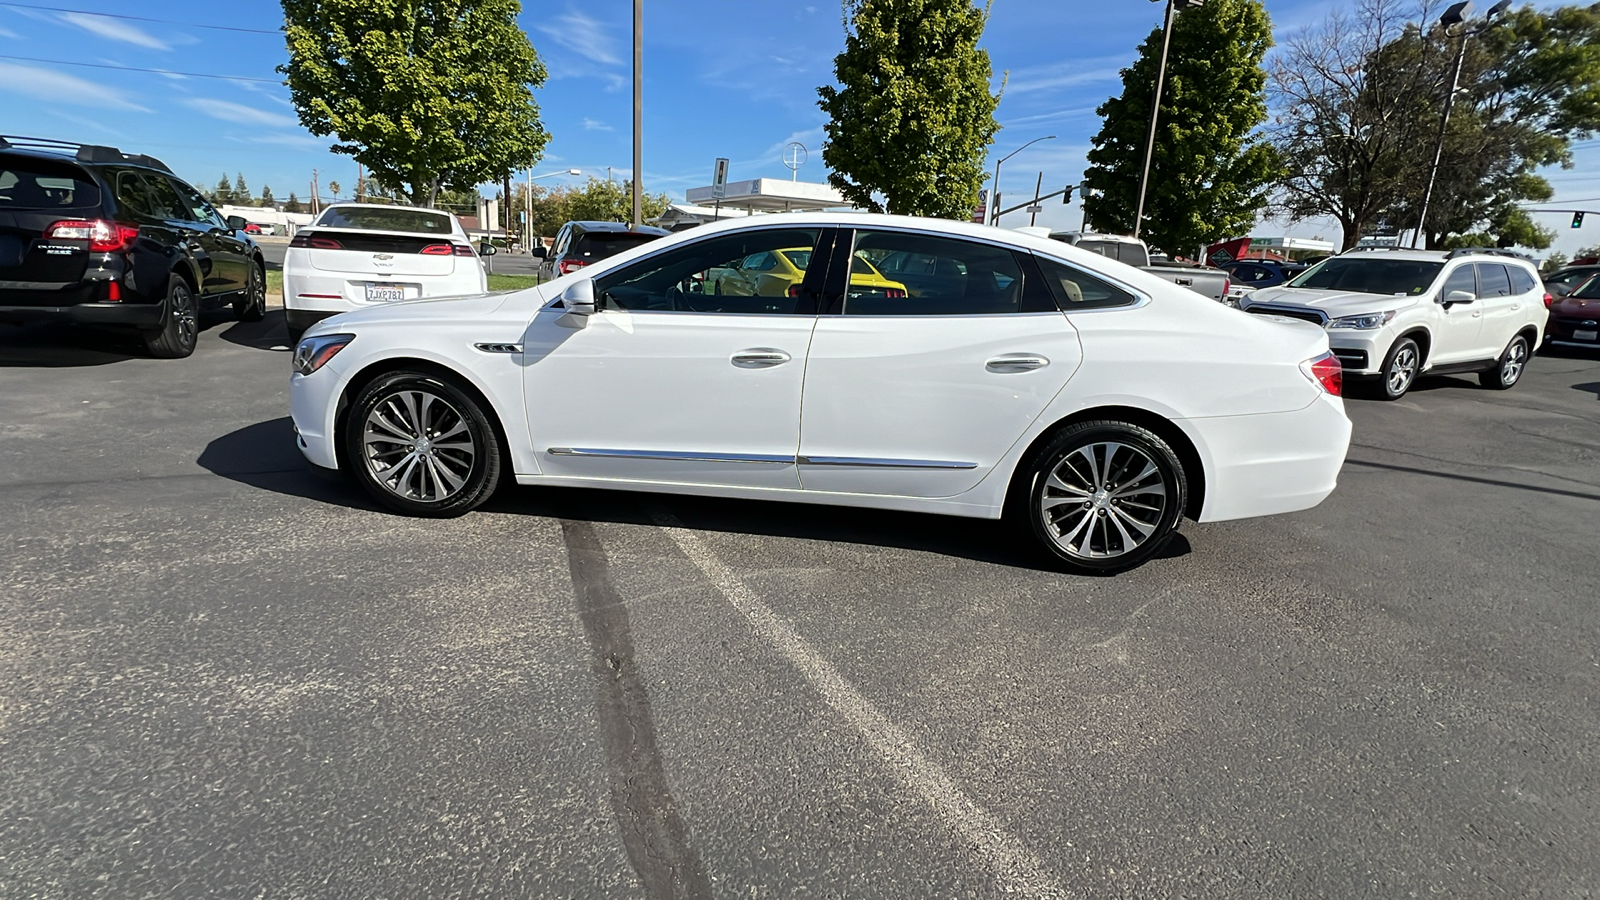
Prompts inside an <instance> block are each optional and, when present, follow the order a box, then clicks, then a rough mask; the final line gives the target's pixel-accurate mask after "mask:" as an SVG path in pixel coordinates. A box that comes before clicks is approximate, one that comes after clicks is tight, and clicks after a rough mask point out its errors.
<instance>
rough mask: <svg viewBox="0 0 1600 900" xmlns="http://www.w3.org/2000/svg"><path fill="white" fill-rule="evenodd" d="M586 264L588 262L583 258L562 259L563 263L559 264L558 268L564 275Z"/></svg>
mask: <svg viewBox="0 0 1600 900" xmlns="http://www.w3.org/2000/svg"><path fill="white" fill-rule="evenodd" d="M586 265H588V263H586V262H584V261H583V260H581V259H563V260H562V261H561V265H559V266H557V267H556V268H557V269H558V270H559V271H560V272H561V274H562V275H566V274H569V273H571V272H576V271H578V270H579V269H581V268H583V267H584V266H586Z"/></svg>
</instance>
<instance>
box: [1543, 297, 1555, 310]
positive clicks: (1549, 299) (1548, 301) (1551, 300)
mask: <svg viewBox="0 0 1600 900" xmlns="http://www.w3.org/2000/svg"><path fill="white" fill-rule="evenodd" d="M1554 302H1556V298H1555V297H1552V296H1550V295H1549V294H1545V295H1544V308H1545V309H1549V308H1550V304H1552V303H1554Z"/></svg>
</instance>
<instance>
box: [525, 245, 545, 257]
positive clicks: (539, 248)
mask: <svg viewBox="0 0 1600 900" xmlns="http://www.w3.org/2000/svg"><path fill="white" fill-rule="evenodd" d="M528 252H529V253H532V254H533V257H534V258H535V259H544V258H545V257H546V256H548V255H549V253H548V251H546V250H545V249H544V245H543V244H534V245H533V249H531V250H529V251H528Z"/></svg>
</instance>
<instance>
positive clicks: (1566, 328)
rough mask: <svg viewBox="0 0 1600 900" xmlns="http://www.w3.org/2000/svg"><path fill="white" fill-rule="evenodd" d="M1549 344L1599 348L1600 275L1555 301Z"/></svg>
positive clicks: (1597, 273) (1547, 335) (1549, 331)
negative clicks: (1556, 343) (1557, 343)
mask: <svg viewBox="0 0 1600 900" xmlns="http://www.w3.org/2000/svg"><path fill="white" fill-rule="evenodd" d="M1546 340H1547V341H1549V342H1559V343H1563V344H1579V345H1582V346H1584V347H1600V272H1596V273H1595V274H1593V275H1590V276H1589V277H1588V278H1587V279H1585V280H1583V281H1581V282H1579V283H1578V285H1577V287H1576V288H1575V289H1573V290H1572V291H1571V292H1570V293H1568V294H1565V295H1563V296H1560V297H1555V298H1552V302H1551V303H1550V324H1549V330H1548V331H1547V332H1546Z"/></svg>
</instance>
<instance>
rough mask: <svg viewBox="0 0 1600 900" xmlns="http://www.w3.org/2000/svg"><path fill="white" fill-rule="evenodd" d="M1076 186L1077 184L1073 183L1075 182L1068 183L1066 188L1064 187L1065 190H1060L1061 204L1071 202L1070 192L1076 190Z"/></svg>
mask: <svg viewBox="0 0 1600 900" xmlns="http://www.w3.org/2000/svg"><path fill="white" fill-rule="evenodd" d="M1077 187H1078V186H1077V185H1075V184H1069V185H1067V189H1066V190H1065V191H1062V192H1061V203H1062V204H1063V205H1065V204H1068V203H1071V202H1072V192H1073V191H1074V190H1076V189H1077Z"/></svg>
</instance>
